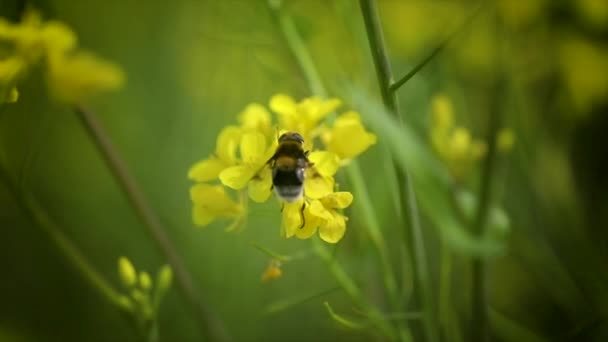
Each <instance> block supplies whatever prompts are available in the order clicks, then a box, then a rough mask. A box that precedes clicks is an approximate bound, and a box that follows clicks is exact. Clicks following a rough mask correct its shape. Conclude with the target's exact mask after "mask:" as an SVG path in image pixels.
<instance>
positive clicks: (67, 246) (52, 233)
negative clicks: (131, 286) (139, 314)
mask: <svg viewBox="0 0 608 342" xmlns="http://www.w3.org/2000/svg"><path fill="white" fill-rule="evenodd" d="M0 178H2V179H3V180H4V182H5V183H6V185H7V188H8V189H9V191H10V193H11V194H12V195H13V197H14V198H15V200H16V202H17V205H18V206H19V207H20V209H21V210H22V211H23V213H25V214H26V215H27V217H28V218H29V219H30V220H31V221H32V223H33V224H35V225H36V226H38V227H40V228H41V229H42V230H43V231H44V232H45V233H46V234H48V236H49V237H50V238H51V241H53V243H54V244H55V245H56V246H57V248H59V250H60V251H61V252H62V253H63V255H64V256H65V257H66V258H67V259H68V260H69V261H70V262H71V263H72V264H73V265H74V266H75V267H76V269H78V271H80V273H81V275H82V276H83V277H84V278H85V279H86V280H87V281H88V282H89V283H90V284H91V285H92V286H93V288H94V289H96V290H97V291H98V292H99V293H100V294H101V295H102V296H104V297H105V298H106V299H107V300H108V301H110V302H111V303H113V304H115V305H116V306H118V307H119V308H121V309H123V310H128V309H129V307H128V303H127V302H125V301H124V300H123V297H122V296H121V295H120V294H119V293H118V292H117V291H116V290H115V289H114V288H113V287H112V285H110V283H109V282H108V281H106V279H105V278H104V277H103V276H102V275H101V274H100V273H99V272H98V271H97V270H96V269H95V268H94V267H93V265H91V264H90V263H89V262H88V260H87V259H86V258H85V257H84V256H83V255H82V254H81V253H80V251H79V250H78V248H76V246H74V244H73V243H72V241H70V239H69V238H68V237H67V236H66V235H65V234H64V233H63V232H62V231H61V229H60V228H59V227H58V226H57V224H56V223H55V222H54V221H53V220H52V219H51V217H50V216H49V215H48V213H47V212H46V211H45V210H44V209H43V208H42V206H40V204H39V203H38V202H37V201H36V200H35V199H34V198H33V197H32V196H31V195H29V194H27V193H25V192H24V191H23V190H22V189H20V188H19V186H18V185H17V184H16V182H14V181H13V179H12V178H11V177H10V175H9V173H8V171H7V170H6V169H5V168H4V167H3V166H1V165H0Z"/></svg>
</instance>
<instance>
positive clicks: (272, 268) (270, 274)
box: [262, 259, 283, 282]
mask: <svg viewBox="0 0 608 342" xmlns="http://www.w3.org/2000/svg"><path fill="white" fill-rule="evenodd" d="M281 275H283V271H282V270H281V262H280V261H278V260H276V259H273V260H270V263H268V267H266V269H265V270H264V273H262V282H268V281H271V280H275V279H278V278H280V277H281Z"/></svg>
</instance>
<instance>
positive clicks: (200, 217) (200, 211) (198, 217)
mask: <svg viewBox="0 0 608 342" xmlns="http://www.w3.org/2000/svg"><path fill="white" fill-rule="evenodd" d="M215 217H216V216H215V214H213V213H212V212H211V211H209V210H208V209H207V208H205V207H202V206H200V205H193V206H192V222H194V224H195V225H197V226H201V227H202V226H206V225H208V224H209V223H211V222H213V220H214V219H215Z"/></svg>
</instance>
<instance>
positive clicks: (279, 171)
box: [267, 132, 313, 203]
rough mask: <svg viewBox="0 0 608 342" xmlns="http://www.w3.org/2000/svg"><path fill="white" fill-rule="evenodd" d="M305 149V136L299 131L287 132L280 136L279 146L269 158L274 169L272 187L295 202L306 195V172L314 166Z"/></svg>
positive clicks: (286, 199) (285, 197)
mask: <svg viewBox="0 0 608 342" xmlns="http://www.w3.org/2000/svg"><path fill="white" fill-rule="evenodd" d="M308 152H309V151H304V138H302V136H301V135H300V134H299V133H296V132H287V133H284V134H282V135H281V136H280V137H279V146H278V147H277V150H276V152H275V153H274V155H273V156H272V157H271V158H270V159H269V160H268V162H267V164H270V167H271V169H272V188H273V189H274V192H275V193H276V194H277V196H278V197H279V198H281V199H282V200H284V201H286V202H290V203H291V202H295V201H296V200H298V199H300V198H301V197H302V196H303V195H304V172H305V170H306V169H307V168H309V167H312V166H313V163H311V162H310V161H309V160H308Z"/></svg>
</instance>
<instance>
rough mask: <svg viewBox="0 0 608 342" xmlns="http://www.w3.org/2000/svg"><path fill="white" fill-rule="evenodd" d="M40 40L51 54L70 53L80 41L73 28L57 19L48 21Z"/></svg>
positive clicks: (48, 53) (42, 29)
mask: <svg viewBox="0 0 608 342" xmlns="http://www.w3.org/2000/svg"><path fill="white" fill-rule="evenodd" d="M40 40H41V43H42V45H43V46H44V49H45V52H46V53H47V55H49V56H58V55H63V54H65V53H68V52H70V51H72V50H73V49H75V48H76V44H77V42H78V38H77V37H76V34H75V33H74V31H72V29H71V28H69V27H68V26H67V25H66V24H64V23H62V22H59V21H55V20H50V21H47V22H46V23H45V24H44V26H43V27H42V28H41V30H40ZM49 58H53V57H49Z"/></svg>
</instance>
